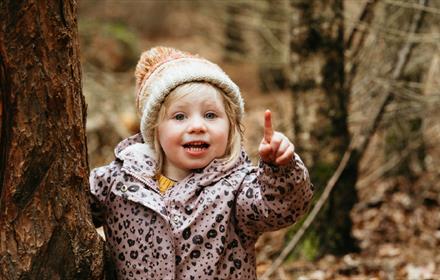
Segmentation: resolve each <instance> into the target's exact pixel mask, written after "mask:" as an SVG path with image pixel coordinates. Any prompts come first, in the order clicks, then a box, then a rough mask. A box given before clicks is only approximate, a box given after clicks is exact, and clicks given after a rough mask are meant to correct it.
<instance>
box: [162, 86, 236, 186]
mask: <svg viewBox="0 0 440 280" xmlns="http://www.w3.org/2000/svg"><path fill="white" fill-rule="evenodd" d="M171 94H173V93H171ZM229 129H230V127H229V121H228V117H227V115H226V112H225V106H224V104H223V100H222V97H221V96H220V93H218V92H217V91H216V90H215V89H213V88H211V87H207V88H206V91H204V92H202V93H200V92H197V93H188V94H184V95H183V96H182V97H177V99H175V100H174V101H172V102H171V104H170V105H169V106H168V108H167V110H166V112H165V117H164V119H163V120H161V121H159V124H158V140H159V144H160V146H161V147H162V150H163V151H164V163H163V164H164V165H163V168H162V170H163V172H164V175H165V176H167V177H169V178H172V179H176V180H180V179H183V178H184V177H185V176H186V175H188V174H189V173H190V172H191V170H192V169H197V168H203V167H205V166H207V165H208V164H209V163H210V162H211V161H212V160H213V159H215V158H220V157H222V156H223V155H224V154H225V152H226V147H227V143H228V135H229Z"/></svg>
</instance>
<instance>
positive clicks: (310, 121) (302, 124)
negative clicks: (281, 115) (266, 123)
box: [290, 0, 358, 257]
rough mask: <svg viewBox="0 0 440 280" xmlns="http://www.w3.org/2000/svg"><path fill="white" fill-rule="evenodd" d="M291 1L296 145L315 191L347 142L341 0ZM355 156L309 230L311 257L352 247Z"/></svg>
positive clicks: (306, 245) (326, 179)
mask: <svg viewBox="0 0 440 280" xmlns="http://www.w3.org/2000/svg"><path fill="white" fill-rule="evenodd" d="M291 5H292V9H293V11H292V17H291V19H292V22H291V27H292V35H291V45H290V47H291V64H292V76H291V79H290V80H291V82H292V84H291V88H292V91H293V94H294V106H295V107H294V112H295V115H294V121H293V122H294V126H295V143H296V146H297V149H298V150H299V152H300V154H301V156H302V157H303V158H304V160H305V161H306V164H307V165H308V166H309V167H310V169H311V170H310V173H311V177H312V182H313V183H314V184H315V186H316V187H317V190H318V194H319V188H320V187H323V186H325V184H326V182H327V181H328V179H329V178H330V177H331V175H332V174H333V172H334V171H335V170H336V167H337V165H338V163H339V161H340V160H341V157H342V155H343V154H344V152H345V150H346V148H347V147H348V144H349V141H350V134H349V131H348V124H347V114H348V111H347V106H348V99H349V94H348V91H347V90H346V89H345V86H344V82H345V75H344V41H343V5H342V0H326V1H321V0H319V1H318V0H314V1H309V0H301V1H300V0H296V1H292V2H291ZM357 169H358V157H357V156H355V157H353V160H351V161H350V163H349V166H348V167H347V169H346V170H345V171H344V173H343V174H342V176H341V179H340V181H339V183H338V185H337V186H336V188H335V189H334V191H333V192H332V194H331V196H330V198H329V200H328V201H327V203H326V205H325V206H324V208H323V209H322V210H321V213H320V214H319V215H318V218H317V220H316V221H315V223H314V225H313V226H312V228H311V230H309V232H308V233H307V234H306V237H305V241H304V242H303V248H307V250H303V251H304V253H306V254H307V255H308V256H310V257H316V256H320V255H322V254H325V253H333V254H343V253H346V252H350V251H353V250H356V248H357V246H356V242H355V240H354V238H353V237H352V234H351V227H352V224H351V219H350V210H351V209H352V207H353V205H354V204H355V203H356V201H357V192H356V189H355V183H356V179H357Z"/></svg>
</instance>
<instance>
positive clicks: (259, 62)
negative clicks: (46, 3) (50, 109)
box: [0, 0, 440, 280]
mask: <svg viewBox="0 0 440 280" xmlns="http://www.w3.org/2000/svg"><path fill="white" fill-rule="evenodd" d="M77 19H78V30H79V43H80V59H81V68H82V70H81V71H82V91H83V94H84V95H85V99H86V103H87V126H86V133H87V147H88V162H89V167H90V169H91V168H94V167H96V166H100V165H103V164H106V163H108V162H109V161H111V160H112V159H113V157H114V154H113V149H114V146H115V144H116V143H118V142H119V141H120V140H121V139H123V138H125V137H127V136H129V135H131V134H133V133H136V132H137V131H138V130H139V126H138V121H139V119H138V116H137V114H136V112H135V105H134V104H135V102H134V75H133V73H134V67H135V65H136V62H137V60H138V58H139V55H140V53H141V52H142V51H143V50H146V49H148V48H150V47H153V46H157V45H163V46H171V47H176V48H179V49H182V50H185V51H190V52H193V53H198V54H200V55H201V56H203V57H206V58H208V59H210V60H212V61H215V62H216V63H218V64H219V65H221V67H222V68H223V69H224V70H225V71H226V73H228V74H229V75H230V76H231V78H232V79H233V80H234V81H235V82H236V83H237V84H238V85H239V87H240V88H241V91H242V94H243V96H244V99H245V103H246V105H245V106H246V116H245V120H244V122H245V146H246V149H247V150H248V152H249V154H250V155H251V157H252V159H253V160H254V161H256V160H257V147H258V143H259V141H260V139H261V137H262V131H263V126H262V125H263V112H264V110H265V109H266V108H269V109H271V110H272V112H273V115H274V118H273V119H274V125H275V128H276V129H277V130H280V131H282V132H284V133H285V134H286V135H288V136H289V137H290V138H291V139H292V140H293V142H294V143H295V146H296V150H297V152H298V153H299V154H300V155H301V157H302V158H303V159H304V161H305V163H306V165H307V166H308V167H309V170H310V173H311V176H312V181H313V183H314V185H315V188H316V195H315V201H314V205H313V206H312V209H311V212H310V214H309V216H308V217H306V218H305V219H304V220H303V221H301V222H300V223H299V224H297V225H295V226H293V227H290V228H287V229H283V230H280V231H277V232H272V233H267V234H265V235H264V236H263V237H262V238H261V239H260V241H259V242H258V243H257V252H258V258H257V265H258V267H257V271H258V274H259V276H260V277H261V279H303V280H305V279H436V278H439V277H440V255H439V254H438V249H437V248H439V247H440V214H439V213H440V212H439V210H440V180H439V179H440V171H439V169H438V166H439V163H440V121H439V120H440V110H439V108H440V93H439V89H440V2H439V1H427V0H407V1H401V0H369V1H367V0H345V1H342V0H324V1H317V0H315V1H306V0H304V1H301V0H276V1H269V0H259V1H244V0H243V1H227V0H224V1H220V0H219V1H197V0H194V1H177V0H176V1H171V0H170V1H131V0H126V1H116V0H99V1H80V2H79V3H78V18H77ZM2 32H5V30H4V28H3V31H2ZM3 92H4V90H3ZM2 98H4V97H2ZM3 100H5V99H3ZM5 103H6V102H5V101H3V104H5ZM6 110H8V108H7V107H6V109H4V112H6ZM3 115H5V114H3ZM3 119H4V118H3ZM3 119H2V121H3ZM3 123H4V122H3ZM5 127H6V126H5V125H4V124H3V125H2V128H3V129H5ZM2 131H3V130H2ZM4 135H5V133H3V132H2V137H4ZM2 143H3V140H2ZM3 152H4V151H3ZM4 153H5V152H4ZM2 154H3V153H2ZM1 169H2V170H4V165H2V168H1ZM3 174H5V173H4V171H2V177H1V179H2V180H1V181H2V183H3V184H4V181H3V179H4V178H5V177H6V176H3ZM4 189H5V188H4V187H3V188H2V204H1V205H0V206H1V207H0V208H1V210H2V211H6V210H5V209H7V207H5V205H7V204H8V202H7V201H6V200H5V197H6V195H5V191H3V190H4ZM21 207H22V209H25V208H26V207H27V204H24V205H21ZM54 211H55V210H54ZM4 213H7V212H4ZM60 215H61V214H60ZM2 222H3V221H2ZM5 224H7V223H3V224H0V225H2V226H4V225H5ZM17 224H18V223H17ZM14 226H15V225H14ZM17 228H18V225H17ZM15 230H16V232H17V233H19V232H20V230H18V229H15ZM31 231H32V230H31ZM4 232H6V231H2V232H1V233H4ZM26 232H27V233H29V229H27V231H26ZM14 238H15V241H16V242H17V244H18V243H20V242H19V241H20V240H25V241H26V242H28V241H29V240H28V238H27V237H23V236H22V235H21V234H17V235H16V236H15V237H14ZM57 238H59V239H60V240H61V239H63V238H66V239H69V238H70V237H69V236H61V237H57ZM36 239H38V238H36ZM6 240H8V238H7V237H4V235H2V239H1V241H2V242H3V243H0V244H1V245H2V246H1V247H0V248H1V250H0V252H1V258H0V264H1V265H2V268H3V272H2V273H4V275H2V276H4V277H5V278H6V279H20V278H19V275H17V276H16V277H17V278H15V277H7V276H6V275H7V272H8V271H14V269H13V268H11V267H13V266H14V265H13V264H14V263H15V262H16V260H15V261H14V258H13V257H11V256H13V254H14V253H15V254H16V255H17V256H18V255H20V254H19V253H17V252H20V248H19V247H20V246H18V248H19V249H17V252H12V253H11V251H10V250H9V249H6V248H9V247H8V246H6V245H5V243H4V242H6ZM54 243H56V242H55V241H54ZM33 245H35V244H33ZM31 247H32V246H31ZM24 248H26V246H23V247H22V248H21V249H22V250H24ZM32 248H38V249H35V252H33V253H32V254H33V255H38V254H43V255H44V254H47V253H48V252H51V250H50V248H51V243H50V242H47V243H45V242H43V243H42V244H39V245H35V246H33V247H32ZM40 248H45V249H44V250H43V251H44V252H43V253H41V252H40V251H39V250H40ZM60 250H61V248H56V250H55V251H54V252H56V254H58V255H56V254H55V255H56V256H58V257H60V255H61V254H62V253H61V252H60ZM24 251H25V250H24ZM32 254H31V253H29V252H28V253H26V254H25V255H32ZM64 257H65V258H67V259H69V258H75V256H64ZM18 259H20V258H18ZM61 259H63V258H61ZM20 260H22V261H23V258H21V259H20ZM26 261H28V262H29V264H28V267H29V269H26V265H24V264H22V265H21V267H24V268H23V271H24V272H20V273H23V274H22V275H26V273H29V274H27V275H28V276H29V275H33V274H32V273H34V274H35V271H38V268H36V267H38V266H39V265H41V266H43V265H46V266H47V264H49V265H53V266H56V265H60V263H59V262H57V261H54V262H50V261H49V262H48V263H46V264H44V263H40V264H38V265H35V264H33V261H32V258H31V257H29V258H27V259H26ZM99 265H100V266H101V267H102V265H103V264H102V263H101V264H98V266H99ZM5 267H8V269H5ZM104 267H105V265H104ZM76 269H78V267H76ZM54 270H56V269H55V268H54ZM74 270H75V267H72V271H74ZM72 273H73V274H72V275H76V274H75V272H72ZM81 273H83V272H81ZM10 275H11V274H10ZM34 277H35V275H34ZM68 278H69V277H66V278H63V279H68ZM31 279H33V278H32V277H31Z"/></svg>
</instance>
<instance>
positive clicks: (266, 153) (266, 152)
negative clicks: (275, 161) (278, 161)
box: [258, 143, 272, 162]
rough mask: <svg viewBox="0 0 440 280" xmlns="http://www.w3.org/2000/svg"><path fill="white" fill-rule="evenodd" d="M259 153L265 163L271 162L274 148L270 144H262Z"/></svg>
mask: <svg viewBox="0 0 440 280" xmlns="http://www.w3.org/2000/svg"><path fill="white" fill-rule="evenodd" d="M258 153H259V154H260V157H261V159H262V160H264V161H267V162H268V161H271V158H272V147H271V146H270V145H269V144H264V143H261V144H260V147H259V148H258Z"/></svg>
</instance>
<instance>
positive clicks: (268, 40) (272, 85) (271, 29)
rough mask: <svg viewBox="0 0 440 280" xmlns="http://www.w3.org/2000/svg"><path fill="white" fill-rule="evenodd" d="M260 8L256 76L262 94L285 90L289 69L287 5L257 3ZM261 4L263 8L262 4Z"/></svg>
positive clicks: (283, 2) (282, 0) (267, 1)
mask: <svg viewBox="0 0 440 280" xmlns="http://www.w3.org/2000/svg"><path fill="white" fill-rule="evenodd" d="M260 4H261V5H262V6H263V12H262V19H261V27H260V30H259V35H260V37H261V40H260V41H261V42H260V46H261V47H260V55H259V57H260V58H259V69H258V75H259V80H260V88H261V89H262V91H263V92H270V91H274V90H282V89H286V87H287V77H286V72H287V71H286V70H287V69H288V67H289V59H288V56H289V36H288V34H289V24H288V23H289V16H290V15H291V13H290V9H289V2H288V1H287V0H276V1H273V0H265V1H264V2H263V1H261V2H260ZM263 4H264V5H263Z"/></svg>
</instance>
